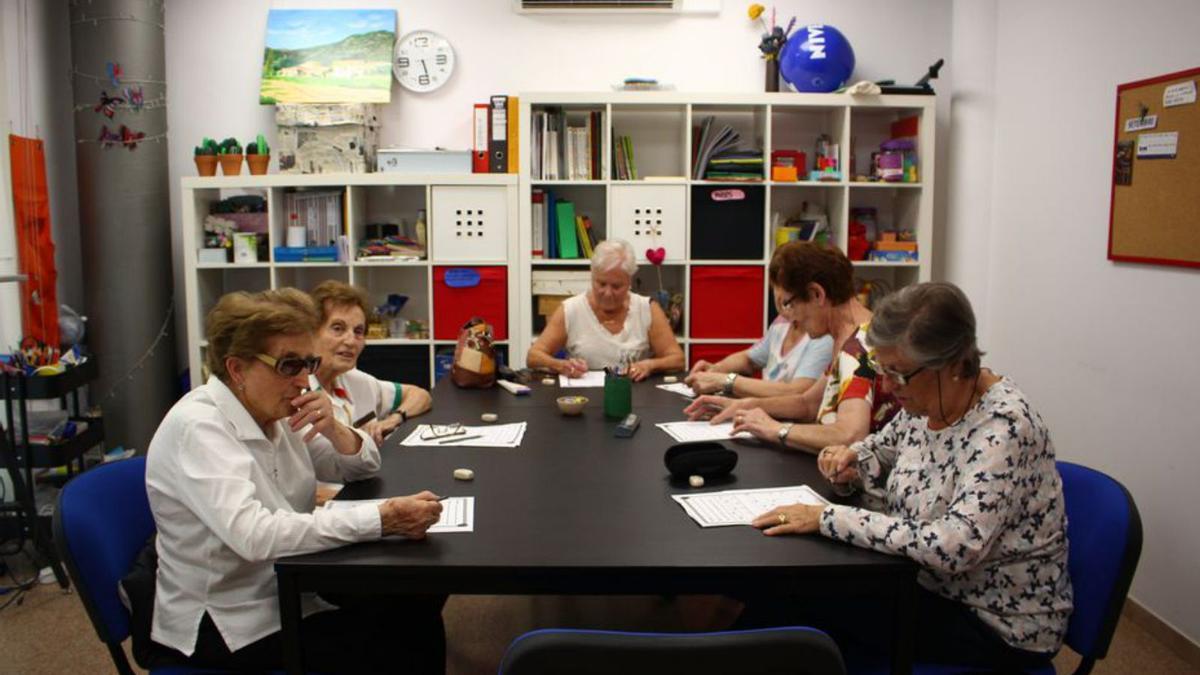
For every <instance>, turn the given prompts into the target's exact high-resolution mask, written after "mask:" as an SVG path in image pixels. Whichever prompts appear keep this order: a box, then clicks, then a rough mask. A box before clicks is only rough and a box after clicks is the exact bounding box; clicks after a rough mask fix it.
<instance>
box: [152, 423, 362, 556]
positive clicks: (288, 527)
mask: <svg viewBox="0 0 1200 675" xmlns="http://www.w3.org/2000/svg"><path fill="white" fill-rule="evenodd" d="M181 440H182V442H181V447H182V448H184V449H185V450H184V451H183V452H180V453H179V467H178V476H179V478H180V479H181V480H180V481H179V482H178V483H177V485H176V486H175V487H176V490H177V495H178V498H179V499H180V500H181V501H182V502H183V503H184V504H185V505H186V506H187V508H188V509H189V510H191V512H192V513H194V514H195V515H196V517H197V518H199V519H200V521H201V522H203V523H204V525H205V526H206V527H208V529H209V530H210V531H212V533H213V534H214V535H216V537H217V538H218V539H220V540H221V542H222V543H224V544H225V545H226V546H228V547H229V548H230V549H232V550H233V551H234V552H235V553H237V554H238V555H239V556H241V557H242V558H243V559H245V560H248V561H251V562H259V561H269V560H273V559H275V558H279V557H281V556H286V555H296V554H301V553H311V552H315V551H321V550H325V549H329V548H334V547H336V546H340V545H343V544H349V543H353V542H357V541H366V540H371V539H378V538H379V537H380V534H381V531H382V530H381V523H380V516H379V510H378V507H375V506H369V505H364V506H362V507H359V508H355V509H348V510H339V511H326V510H324V509H319V510H317V511H316V512H314V513H311V514H309V513H296V512H294V511H287V510H284V509H278V510H275V511H271V510H269V509H267V508H266V507H265V506H263V504H262V502H261V501H259V500H258V499H257V498H256V485H255V483H254V481H253V473H254V465H255V462H254V460H253V458H252V457H251V456H250V455H249V454H248V453H246V452H245V451H244V450H243V449H242V448H241V442H240V441H239V440H238V439H237V438H235V437H234V436H233V435H232V434H231V433H230V432H229V431H228V430H227V429H226V428H224V427H223V426H222V425H221V424H220V423H218V422H216V421H214V420H200V421H197V422H195V423H193V424H190V425H187V427H186V428H185V431H184V437H183V439H181ZM368 444H369V445H368ZM363 449H364V450H368V449H369V452H373V453H374V455H375V459H376V462H378V450H377V449H376V448H375V445H374V443H371V442H370V441H369V439H368V440H365V441H364V444H363ZM331 450H332V449H331ZM359 454H360V455H361V454H362V453H361V452H360V453H359Z"/></svg>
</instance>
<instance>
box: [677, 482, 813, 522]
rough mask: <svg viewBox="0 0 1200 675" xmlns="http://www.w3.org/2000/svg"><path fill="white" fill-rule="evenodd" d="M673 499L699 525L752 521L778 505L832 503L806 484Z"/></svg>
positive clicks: (710, 493) (699, 494)
mask: <svg viewBox="0 0 1200 675" xmlns="http://www.w3.org/2000/svg"><path fill="white" fill-rule="evenodd" d="M671 499H674V500H675V501H676V502H678V503H679V505H680V506H682V507H683V510H684V511H685V512H686V513H687V514H688V515H689V516H691V517H692V520H694V521H696V523H697V524H699V525H700V527H723V526H726V525H749V524H750V523H751V522H753V521H754V519H755V518H757V517H759V516H761V515H762V514H764V513H766V512H767V511H770V510H771V509H774V508H776V507H779V506H790V505H792V504H812V505H814V506H827V505H828V504H829V502H827V501H826V500H825V499H824V498H823V497H821V495H819V494H817V493H816V492H814V491H813V489H812V488H810V487H808V486H807V485H792V486H788V487H774V488H758V489H753V490H722V491H720V492H699V493H692V494H684V495H671Z"/></svg>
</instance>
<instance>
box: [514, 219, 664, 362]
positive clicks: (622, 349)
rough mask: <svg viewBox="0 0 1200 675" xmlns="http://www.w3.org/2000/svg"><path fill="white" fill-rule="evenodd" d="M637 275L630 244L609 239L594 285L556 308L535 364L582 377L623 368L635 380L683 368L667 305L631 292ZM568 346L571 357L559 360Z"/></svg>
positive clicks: (595, 264)
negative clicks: (604, 369) (594, 372)
mask: <svg viewBox="0 0 1200 675" xmlns="http://www.w3.org/2000/svg"><path fill="white" fill-rule="evenodd" d="M636 273H637V259H636V258H635V257H634V253H633V247H632V246H630V245H629V242H627V241H623V240H621V239H609V240H607V241H603V242H601V243H600V244H599V245H598V246H596V250H595V252H594V253H593V254H592V287H591V289H590V290H589V291H588V292H587V293H583V294H581V295H577V296H575V297H573V298H570V299H568V300H567V301H566V302H564V303H563V304H562V305H560V306H559V308H558V309H556V310H554V314H553V315H551V316H550V320H549V321H547V322H546V329H545V330H543V331H542V334H541V336H539V337H538V339H537V341H536V342H534V343H533V346H532V347H530V348H529V354H528V356H527V357H526V361H527V363H528V365H529V367H530V368H545V369H547V370H552V371H554V372H556V373H560V374H563V375H567V376H569V377H578V376H580V375H582V374H584V373H585V372H587V371H588V370H599V369H601V368H607V367H611V366H623V367H628V368H629V376H630V377H631V378H633V379H634V380H635V381H639V380H644V379H646V378H647V377H649V376H650V375H651V374H653V373H655V372H663V371H672V370H682V369H683V349H682V348H680V346H679V342H678V341H676V340H675V333H674V332H672V331H671V325H670V323H669V322H668V321H667V315H666V314H665V313H664V312H663V309H662V307H659V306H658V305H657V304H655V303H652V302H650V298H648V297H646V296H644V295H638V294H636V293H632V292H630V290H629V288H630V285H631V284H632V282H633V275H634V274H636ZM564 348H565V349H566V350H567V358H565V359H560V358H557V357H556V356H555V355H556V354H558V353H559V352H560V351H561V350H563V349H564Z"/></svg>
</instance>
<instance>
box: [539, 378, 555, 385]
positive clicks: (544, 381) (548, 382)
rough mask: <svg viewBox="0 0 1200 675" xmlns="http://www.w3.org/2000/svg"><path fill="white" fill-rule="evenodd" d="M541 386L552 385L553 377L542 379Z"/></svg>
mask: <svg viewBox="0 0 1200 675" xmlns="http://www.w3.org/2000/svg"><path fill="white" fill-rule="evenodd" d="M542 384H545V385H552V384H554V378H553V377H544V378H542Z"/></svg>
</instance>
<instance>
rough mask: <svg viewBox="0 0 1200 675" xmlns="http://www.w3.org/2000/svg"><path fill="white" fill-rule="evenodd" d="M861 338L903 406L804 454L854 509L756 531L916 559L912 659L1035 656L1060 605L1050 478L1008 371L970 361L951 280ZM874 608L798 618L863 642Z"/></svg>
mask: <svg viewBox="0 0 1200 675" xmlns="http://www.w3.org/2000/svg"><path fill="white" fill-rule="evenodd" d="M867 341H868V343H869V344H870V345H871V347H872V348H873V349H874V350H875V361H876V363H877V366H876V369H877V371H878V372H879V373H881V374H882V375H883V377H884V382H885V384H884V386H885V387H887V388H888V389H889V390H890V391H891V392H892V393H893V394H894V395H895V396H896V400H898V401H899V402H900V405H901V406H902V407H903V411H902V412H900V413H899V414H898V415H896V417H895V419H893V420H892V422H891V423H890V424H888V425H887V426H886V427H884V428H883V429H882V430H881V431H879V432H876V433H874V434H872V435H871V436H868V437H867V438H866V439H865V440H863V441H860V442H858V443H855V444H854V445H852V446H850V447H846V446H842V445H838V446H833V447H827V448H825V449H824V450H822V451H821V453H820V455H819V456H818V460H817V464H818V466H819V467H820V469H821V472H822V473H823V474H825V476H826V477H827V478H828V479H829V480H830V481H831V482H832V483H833V484H835V485H838V486H843V487H849V488H853V489H858V490H862V492H863V497H864V499H863V502H864V504H865V505H866V507H865V508H859V507H854V506H842V505H831V506H825V507H821V506H805V505H795V506H786V507H781V508H777V509H775V510H773V511H769V512H767V513H765V514H763V515H762V516H760V517H758V518H757V519H756V520H755V521H754V525H755V527H758V528H760V529H763V530H764V531H765V533H766V534H768V535H779V534H800V533H806V532H820V533H821V534H822V535H825V536H826V537H830V538H832V539H838V540H840V541H844V542H847V543H850V544H854V545H857V546H863V547H866V548H872V549H875V550H877V551H882V552H885V553H891V554H894V555H903V556H907V557H909V558H911V559H913V560H914V561H916V562H917V563H919V564H920V565H921V572H920V574H919V575H918V577H917V579H918V581H919V583H920V585H921V587H922V590H921V591H920V593H919V597H918V602H919V604H918V611H917V616H919V617H920V619H921V630H919V631H916V634H917V638H918V643H917V657H918V659H919V660H922V661H932V662H939V663H955V664H960V665H963V666H970V665H975V666H979V667H981V668H988V669H992V668H994V669H998V670H1001V671H1004V672H1009V671H1012V670H1023V669H1026V668H1032V667H1037V666H1042V665H1046V664H1047V663H1048V661H1049V658H1050V657H1051V656H1053V654H1054V653H1055V652H1056V651H1057V650H1058V648H1059V646H1060V645H1061V644H1062V639H1063V635H1064V633H1065V631H1066V628H1067V619H1068V618H1069V616H1070V614H1071V607H1072V593H1071V580H1070V577H1069V575H1068V572H1067V537H1066V516H1065V512H1064V507H1063V495H1062V482H1061V479H1060V478H1059V475H1058V471H1057V469H1056V468H1055V457H1054V446H1053V444H1052V443H1051V442H1050V434H1049V432H1048V431H1047V429H1046V425H1045V424H1044V423H1043V422H1042V418H1041V416H1039V415H1038V414H1037V412H1036V411H1035V410H1034V409H1033V406H1032V405H1031V404H1030V402H1029V399H1028V398H1027V397H1026V396H1025V394H1024V393H1023V392H1022V391H1021V390H1020V389H1018V388H1017V386H1016V385H1015V384H1014V383H1013V382H1012V381H1011V380H1009V379H1008V378H1006V377H1003V376H1001V375H998V374H996V373H994V372H992V371H991V370H988V369H986V368H982V367H980V357H981V355H982V352H980V351H979V348H978V347H977V346H976V341H975V315H974V313H973V312H972V310H971V305H970V303H969V302H968V301H967V298H966V296H964V295H963V293H962V291H960V290H959V289H958V288H957V287H955V286H953V285H951V284H946V283H924V284H917V285H915V286H909V287H907V288H904V289H902V290H900V291H897V292H896V293H895V294H893V295H891V296H889V297H887V298H885V299H884V300H883V301H882V302H881V303H880V305H879V307H878V308H877V310H876V313H875V317H874V319H873V320H872V321H871V327H870V330H869V331H868V333H867ZM869 604H870V601H866V605H869ZM848 607H855V608H856V609H855V610H853V611H851V610H850V609H848ZM751 609H754V608H753V605H752V606H751V608H750V609H748V610H747V611H748V612H750V611H751ZM873 612H874V615H875V616H878V615H881V614H886V609H884V608H883V607H875V608H874V609H872V608H871V607H869V606H862V607H859V606H858V605H857V604H854V603H848V604H847V609H846V611H841V612H832V613H823V612H821V611H817V610H816V609H815V608H812V610H811V612H810V613H811V616H808V615H805V620H809V619H811V620H812V622H813V623H814V625H817V626H821V625H822V624H823V623H824V622H826V621H830V622H831V623H829V624H827V625H828V626H829V627H830V629H831V630H832V631H833V632H834V633H837V632H838V631H842V632H843V634H854V635H857V636H859V637H860V638H861V637H863V636H870V634H871V631H870V630H869V629H867V628H866V627H865V626H864V624H863V622H864V621H869V617H870V616H872V613H873ZM839 620H840V621H841V623H839ZM747 623H759V622H758V621H749V622H747ZM883 634H884V636H885V637H884V639H885V640H886V639H887V638H886V635H887V633H886V630H885V631H883ZM835 639H837V636H836V635H835Z"/></svg>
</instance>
